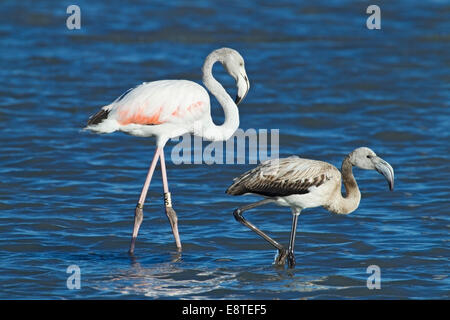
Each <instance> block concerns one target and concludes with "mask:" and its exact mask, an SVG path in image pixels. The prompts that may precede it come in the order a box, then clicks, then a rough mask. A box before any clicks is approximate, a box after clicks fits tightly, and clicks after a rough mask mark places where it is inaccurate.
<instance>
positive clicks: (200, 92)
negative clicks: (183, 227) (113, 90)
mask: <svg viewBox="0 0 450 320" xmlns="http://www.w3.org/2000/svg"><path fill="white" fill-rule="evenodd" d="M216 62H220V63H221V64H222V65H223V66H224V68H225V70H226V71H227V72H228V74H230V75H231V76H232V77H233V78H234V79H235V81H236V86H237V96H236V99H235V101H233V99H232V98H231V97H230V96H229V95H228V93H227V92H226V91H225V89H224V88H223V86H222V85H221V84H220V83H219V82H218V81H217V80H216V79H214V77H213V75H212V68H213V65H214V63H216ZM203 83H204V85H205V87H206V88H207V89H208V90H209V91H210V92H211V93H212V94H213V95H214V96H215V97H216V99H217V101H218V102H219V103H220V105H221V106H222V108H223V111H224V114H225V121H224V123H223V124H222V125H220V126H217V125H215V124H214V122H213V120H212V118H211V110H210V100H209V95H208V92H207V91H206V90H205V89H204V88H203V87H202V86H200V85H199V84H197V83H195V82H192V81H187V80H160V81H154V82H144V83H143V84H141V85H139V86H137V87H135V88H133V89H129V90H128V91H126V92H125V93H124V94H122V95H121V96H120V97H119V98H117V99H116V100H115V101H114V102H113V103H111V104H109V105H107V106H104V107H103V108H102V109H101V110H100V111H99V112H98V113H96V114H95V115H93V116H92V117H90V118H89V121H88V123H87V127H86V129H88V130H91V131H94V132H97V133H111V132H114V131H122V132H125V133H128V134H131V135H135V136H139V137H150V136H155V137H156V151H155V154H154V157H153V160H152V162H151V165H150V168H149V170H148V174H147V178H146V180H145V183H144V186H143V188H142V192H141V196H140V198H139V201H138V203H137V206H136V209H135V215H134V227H133V234H132V237H131V245H130V250H129V252H130V253H131V254H133V252H134V248H135V243H136V238H137V235H138V232H139V227H140V225H141V223H142V220H143V217H144V212H143V208H144V202H145V198H146V195H147V191H148V188H149V186H150V182H151V179H152V176H153V172H154V170H155V166H156V164H157V162H158V159H160V160H161V173H162V181H163V189H164V204H165V209H166V214H167V217H168V219H169V222H170V225H171V227H172V232H173V236H174V238H175V244H176V246H177V249H178V250H179V251H181V241H180V236H179V234H178V218H177V215H176V213H175V210H174V209H173V208H172V201H171V196H170V192H169V187H168V181H167V173H166V165H165V160H164V146H165V144H166V142H167V141H168V140H169V139H171V138H174V137H178V136H180V135H183V134H185V133H191V134H194V135H197V136H201V137H203V138H204V139H206V140H211V141H221V140H227V139H228V138H230V137H231V136H232V135H233V133H234V132H235V131H236V129H237V128H238V126H239V112H238V109H237V104H239V102H241V101H242V99H244V97H245V96H246V94H247V92H248V90H249V89H250V83H249V81H248V78H247V74H246V72H245V67H244V59H243V58H242V56H241V55H240V54H239V53H238V52H237V51H236V50H233V49H230V48H221V49H217V50H214V51H213V52H211V53H210V54H209V55H208V56H207V57H206V60H205V62H204V64H203Z"/></svg>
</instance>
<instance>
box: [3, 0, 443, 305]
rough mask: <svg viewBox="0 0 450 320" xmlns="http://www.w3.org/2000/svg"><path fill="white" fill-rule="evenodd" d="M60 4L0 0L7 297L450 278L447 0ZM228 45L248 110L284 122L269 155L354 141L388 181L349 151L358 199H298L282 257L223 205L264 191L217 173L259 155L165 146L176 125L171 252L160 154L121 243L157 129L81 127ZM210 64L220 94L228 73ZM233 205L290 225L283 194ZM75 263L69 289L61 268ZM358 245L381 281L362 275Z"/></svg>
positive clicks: (369, 293) (184, 295)
mask: <svg viewBox="0 0 450 320" xmlns="http://www.w3.org/2000/svg"><path fill="white" fill-rule="evenodd" d="M70 4H72V3H69V2H64V1H63V2H56V1H30V0H28V1H20V2H18V1H12V0H11V1H8V0H4V1H2V2H1V4H0V12H1V18H0V44H1V51H0V52H1V53H0V54H1V59H0V81H1V83H0V84H1V85H0V92H1V99H0V121H1V124H2V126H1V134H0V146H1V153H0V212H1V214H0V298H1V299H23V298H31V299H73V298H86V299H92V298H120V299H122V298H137V299H141V298H159V299H169V298H170V299H173V298H175V299H231V298H234V299H330V298H332V299H408V298H414V299H416V298H418V299H424V298H425V299H426V298H433V299H448V298H450V280H449V277H448V274H449V257H450V249H449V228H450V219H449V195H450V184H449V182H450V171H449V157H448V154H449V151H450V150H449V142H450V140H449V125H450V105H449V101H450V90H449V89H450V85H449V84H450V59H449V52H450V50H449V49H450V34H449V30H450V21H449V19H448V18H449V14H450V5H449V3H448V2H447V1H427V2H423V1H395V3H392V2H386V3H383V4H379V5H380V7H381V19H382V20H381V30H368V29H367V28H366V19H367V17H368V15H367V14H366V13H365V12H366V8H367V7H368V6H369V5H370V4H372V3H370V2H367V1H314V2H305V3H299V1H294V0H286V1H281V2H280V1H277V2H274V1H258V2H257V3H255V2H250V1H229V2H227V5H226V6H225V5H224V4H223V3H222V4H220V5H219V4H218V3H214V2H212V1H130V2H129V3H127V4H125V3H124V2H123V1H84V0H83V1H82V0H79V1H76V4H78V5H79V7H80V8H81V29H80V30H68V29H67V28H66V19H67V17H68V16H69V14H67V13H66V8H67V6H68V5H70ZM223 46H228V47H232V48H234V49H236V50H238V51H239V52H240V53H241V54H242V56H243V57H244V59H245V61H246V68H247V74H248V77H249V79H250V82H251V89H250V92H249V94H248V96H247V97H246V99H245V100H244V101H243V102H242V104H241V105H240V106H239V112H240V119H241V125H240V127H241V128H242V129H243V130H247V129H250V128H253V129H255V130H258V129H268V130H270V129H279V134H280V136H279V142H280V148H279V152H280V156H282V157H284V156H289V155H292V154H296V155H301V156H303V157H308V158H314V159H320V160H324V161H328V162H330V163H332V164H334V165H335V166H337V167H340V163H341V161H342V159H343V158H344V156H345V155H346V154H348V153H349V152H351V151H352V150H353V149H355V148H356V147H359V146H368V147H371V148H372V149H373V150H374V151H375V152H377V154H379V155H380V156H381V157H383V158H384V159H385V160H387V161H388V162H389V163H391V164H392V166H393V167H394V169H395V174H396V189H395V191H394V192H389V191H388V188H387V185H386V182H385V181H384V178H383V177H382V176H380V175H379V174H377V173H376V172H368V171H363V170H358V169H355V170H354V173H355V176H356V179H357V181H358V183H359V186H360V189H361V193H362V200H361V204H360V206H359V208H358V210H357V211H355V212H354V213H352V214H350V215H348V216H335V215H332V214H330V213H328V212H327V211H326V210H324V209H323V208H315V209H309V210H305V211H304V212H302V215H301V216H300V222H299V226H298V234H297V240H296V258H297V266H296V268H295V269H293V270H287V269H283V268H277V267H275V266H274V265H272V262H273V259H274V256H275V253H276V252H275V250H274V249H273V248H272V247H270V246H269V245H268V244H267V243H266V242H265V241H264V240H263V239H261V238H259V237H258V236H257V235H256V234H254V233H252V232H251V231H250V230H248V229H247V228H245V227H244V226H242V225H241V224H239V223H238V222H236V221H235V220H234V218H233V215H232V212H233V210H234V209H235V208H236V207H238V206H240V205H242V204H247V203H250V202H252V201H255V200H257V199H258V198H257V197H232V196H228V195H226V194H225V192H224V191H225V189H226V188H227V187H228V186H229V185H230V183H231V182H232V179H233V177H235V176H238V175H239V174H241V173H242V172H244V171H245V170H247V169H249V168H251V167H253V166H254V165H250V164H248V163H247V164H239V165H238V164H235V165H230V164H213V165H207V164H202V165H194V164H192V165H186V164H185V165H175V164H174V163H173V161H171V157H170V155H171V150H172V148H173V146H174V145H176V142H171V143H170V144H169V145H168V146H167V147H166V159H167V169H168V175H169V183H170V188H171V192H172V200H173V203H174V208H175V210H176V211H177V213H178V217H179V229H180V234H181V240H182V243H183V252H182V254H181V255H180V254H178V253H177V252H176V250H175V245H174V242H173V238H172V234H171V231H170V227H169V223H168V221H167V218H166V216H165V213H164V210H163V206H162V186H161V179H160V174H159V171H157V172H156V175H155V179H154V180H153V182H152V185H151V187H150V190H149V197H148V200H147V203H146V206H145V210H144V214H145V217H144V222H143V225H142V227H141V230H140V233H139V238H138V241H137V246H136V253H135V256H134V257H130V256H129V255H128V254H127V250H128V246H129V241H130V235H131V228H132V223H133V215H134V207H135V205H136V201H137V199H138V197H139V193H140V191H141V187H142V184H143V182H144V179H145V174H146V172H147V168H148V165H149V163H150V160H151V157H152V155H153V151H154V140H153V139H151V138H149V139H143V138H136V137H133V136H128V135H125V134H121V133H115V134H110V135H95V134H91V133H87V132H85V131H82V130H81V129H82V128H83V127H84V126H85V124H86V121H87V119H88V117H89V116H90V115H92V114H93V113H95V112H96V111H97V110H98V109H99V108H100V107H101V106H103V105H105V104H108V103H110V102H112V101H113V100H114V99H115V98H116V97H118V96H119V95H120V94H121V93H123V92H124V91H125V90H126V89H128V88H130V87H133V86H135V85H136V84H139V83H141V82H143V81H152V80H158V79H190V80H193V81H197V82H199V83H200V82H201V66H202V63H203V60H204V58H205V57H206V55H207V54H208V53H209V52H210V51H212V50H213V49H216V48H219V47H223ZM214 72H215V75H216V76H217V78H218V79H219V80H220V81H223V82H224V84H225V86H226V88H227V89H228V90H229V92H230V94H231V95H232V96H234V94H235V90H236V89H235V88H234V85H233V81H232V79H230V78H229V77H228V76H227V75H226V74H225V73H224V72H223V71H222V69H221V68H219V67H216V68H214ZM212 103H213V117H214V119H215V121H216V122H217V123H220V122H221V121H222V120H223V113H222V111H221V108H220V107H219V106H218V104H217V101H215V100H214V99H212ZM247 217H248V219H249V220H250V221H252V222H253V223H254V224H255V225H257V226H259V227H260V228H261V229H262V230H265V231H267V232H268V233H269V234H270V235H271V236H273V237H274V238H275V239H276V240H277V241H279V242H281V243H283V244H287V242H288V239H289V232H290V223H291V215H290V212H289V210H288V209H287V208H282V207H277V206H267V207H261V209H258V210H254V211H253V212H249V213H248V214H247ZM70 265H77V266H79V268H80V270H81V281H80V284H81V288H80V289H73V290H70V289H68V287H67V285H66V280H67V278H68V277H69V276H70V275H71V274H68V273H66V270H67V267H68V266H70ZM370 265H377V266H379V267H380V270H381V289H379V290H376V289H374V290H369V289H368V288H367V286H366V281H367V278H368V277H369V276H370V274H368V273H366V269H367V267H368V266H370Z"/></svg>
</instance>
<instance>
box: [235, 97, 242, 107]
mask: <svg viewBox="0 0 450 320" xmlns="http://www.w3.org/2000/svg"><path fill="white" fill-rule="evenodd" d="M241 101H242V98H241V97H239V96H236V99H235V100H234V103H236V105H238V104H239V103H240V102H241Z"/></svg>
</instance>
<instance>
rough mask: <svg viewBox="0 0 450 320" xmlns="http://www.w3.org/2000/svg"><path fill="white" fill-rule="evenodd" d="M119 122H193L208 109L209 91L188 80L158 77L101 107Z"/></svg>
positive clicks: (109, 118) (125, 123)
mask: <svg viewBox="0 0 450 320" xmlns="http://www.w3.org/2000/svg"><path fill="white" fill-rule="evenodd" d="M103 110H105V111H108V117H107V118H108V120H116V121H117V122H118V123H119V124H120V125H128V124H141V125H158V124H163V123H175V124H176V123H187V122H194V121H196V120H198V119H200V118H202V116H203V115H204V114H205V113H209V110H210V102H209V95H208V92H207V91H206V90H205V89H204V88H203V87H202V86H200V85H199V84H197V83H195V82H192V81H187V80H160V81H153V82H146V83H143V84H141V85H139V86H137V87H135V88H134V89H130V90H128V91H126V92H125V93H124V94H122V95H121V96H120V97H119V98H117V99H116V100H115V101H114V102H113V103H112V104H110V105H108V106H106V107H104V108H103Z"/></svg>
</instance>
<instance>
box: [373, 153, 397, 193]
mask: <svg viewBox="0 0 450 320" xmlns="http://www.w3.org/2000/svg"><path fill="white" fill-rule="evenodd" d="M372 161H373V163H374V165H375V170H377V171H378V172H379V173H381V174H382V175H383V176H384V177H385V178H386V180H387V182H388V185H389V190H391V191H392V190H394V169H392V167H391V165H390V164H389V163H387V162H386V161H384V160H383V159H381V158H379V157H374V158H373V159H372Z"/></svg>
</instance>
